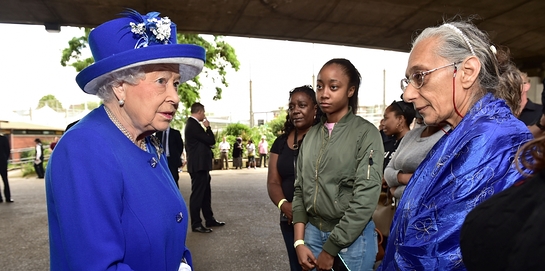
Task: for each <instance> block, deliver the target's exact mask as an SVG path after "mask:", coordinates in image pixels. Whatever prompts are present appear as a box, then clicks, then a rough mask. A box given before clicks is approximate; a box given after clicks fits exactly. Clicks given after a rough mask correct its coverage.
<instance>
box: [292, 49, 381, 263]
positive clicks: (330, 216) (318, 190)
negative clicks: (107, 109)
mask: <svg viewBox="0 0 545 271" xmlns="http://www.w3.org/2000/svg"><path fill="white" fill-rule="evenodd" d="M360 82H361V76H360V74H359V72H358V70H357V69H356V68H355V67H354V65H352V63H351V62H350V61H349V60H346V59H332V60H330V61H328V62H327V63H325V64H324V66H323V67H322V68H321V69H320V72H319V74H318V79H317V87H316V98H317V100H318V104H319V106H320V108H321V109H322V111H323V112H324V114H325V117H323V118H322V119H321V122H320V123H319V124H317V125H315V126H313V127H312V128H311V129H310V130H309V131H308V132H307V134H306V136H305V140H304V144H303V145H302V146H301V148H300V150H299V158H298V160H297V179H296V181H295V192H294V197H293V223H294V231H295V233H294V238H295V240H296V241H295V243H294V246H295V250H296V252H297V256H298V259H299V263H300V264H301V265H302V268H303V270H310V269H313V268H316V269H317V270H331V269H332V267H333V263H334V258H335V257H336V256H339V258H341V259H342V261H343V262H344V264H345V265H346V267H347V269H348V270H373V265H374V263H375V259H376V255H377V250H378V246H377V238H376V233H375V224H374V223H373V220H372V219H371V216H372V214H373V211H374V210H375V208H376V205H377V201H378V197H379V194H380V184H381V180H382V162H383V161H382V158H383V155H384V150H383V146H382V139H381V136H380V133H379V131H378V129H377V128H376V127H375V126H374V125H373V124H371V123H370V122H368V121H367V120H365V119H363V118H361V117H359V116H357V115H356V114H355V113H356V111H357V108H358V90H359V87H360ZM340 165H342V166H340ZM335 270H338V268H337V267H335Z"/></svg>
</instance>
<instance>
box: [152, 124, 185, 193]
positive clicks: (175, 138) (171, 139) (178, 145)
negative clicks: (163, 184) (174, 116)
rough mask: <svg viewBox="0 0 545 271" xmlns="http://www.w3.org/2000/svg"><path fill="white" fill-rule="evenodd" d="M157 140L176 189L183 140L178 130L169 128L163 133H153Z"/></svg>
mask: <svg viewBox="0 0 545 271" xmlns="http://www.w3.org/2000/svg"><path fill="white" fill-rule="evenodd" d="M155 134H156V136H157V139H159V140H161V146H162V147H163V151H164V153H165V156H166V157H167V161H168V169H169V170H170V174H172V177H173V178H174V183H176V186H177V187H180V185H179V184H178V181H179V180H180V174H179V170H178V169H179V168H181V167H182V166H183V165H184V163H183V161H182V154H183V152H184V140H183V139H182V134H181V133H180V131H179V130H176V129H174V128H171V127H170V126H169V127H168V128H167V129H166V130H165V131H158V132H157V133H155Z"/></svg>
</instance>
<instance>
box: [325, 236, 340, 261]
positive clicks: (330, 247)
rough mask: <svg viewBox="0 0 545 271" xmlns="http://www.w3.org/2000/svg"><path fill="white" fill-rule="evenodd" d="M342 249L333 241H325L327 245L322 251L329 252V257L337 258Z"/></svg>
mask: <svg viewBox="0 0 545 271" xmlns="http://www.w3.org/2000/svg"><path fill="white" fill-rule="evenodd" d="M341 249H342V248H341V247H338V246H337V245H335V244H334V243H333V241H331V239H329V238H328V239H327V241H325V244H324V246H323V247H322V250H324V251H325V252H327V253H328V254H329V255H331V256H333V257H335V256H337V254H339V251H341Z"/></svg>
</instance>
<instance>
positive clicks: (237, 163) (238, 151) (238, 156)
mask: <svg viewBox="0 0 545 271" xmlns="http://www.w3.org/2000/svg"><path fill="white" fill-rule="evenodd" d="M233 166H234V167H235V169H238V168H242V138H240V137H237V139H236V141H235V144H233Z"/></svg>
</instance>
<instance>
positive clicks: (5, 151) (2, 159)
mask: <svg viewBox="0 0 545 271" xmlns="http://www.w3.org/2000/svg"><path fill="white" fill-rule="evenodd" d="M10 154H11V148H10V146H9V140H8V138H7V137H5V136H3V135H0V165H4V164H6V163H7V162H8V159H9V156H10Z"/></svg>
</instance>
